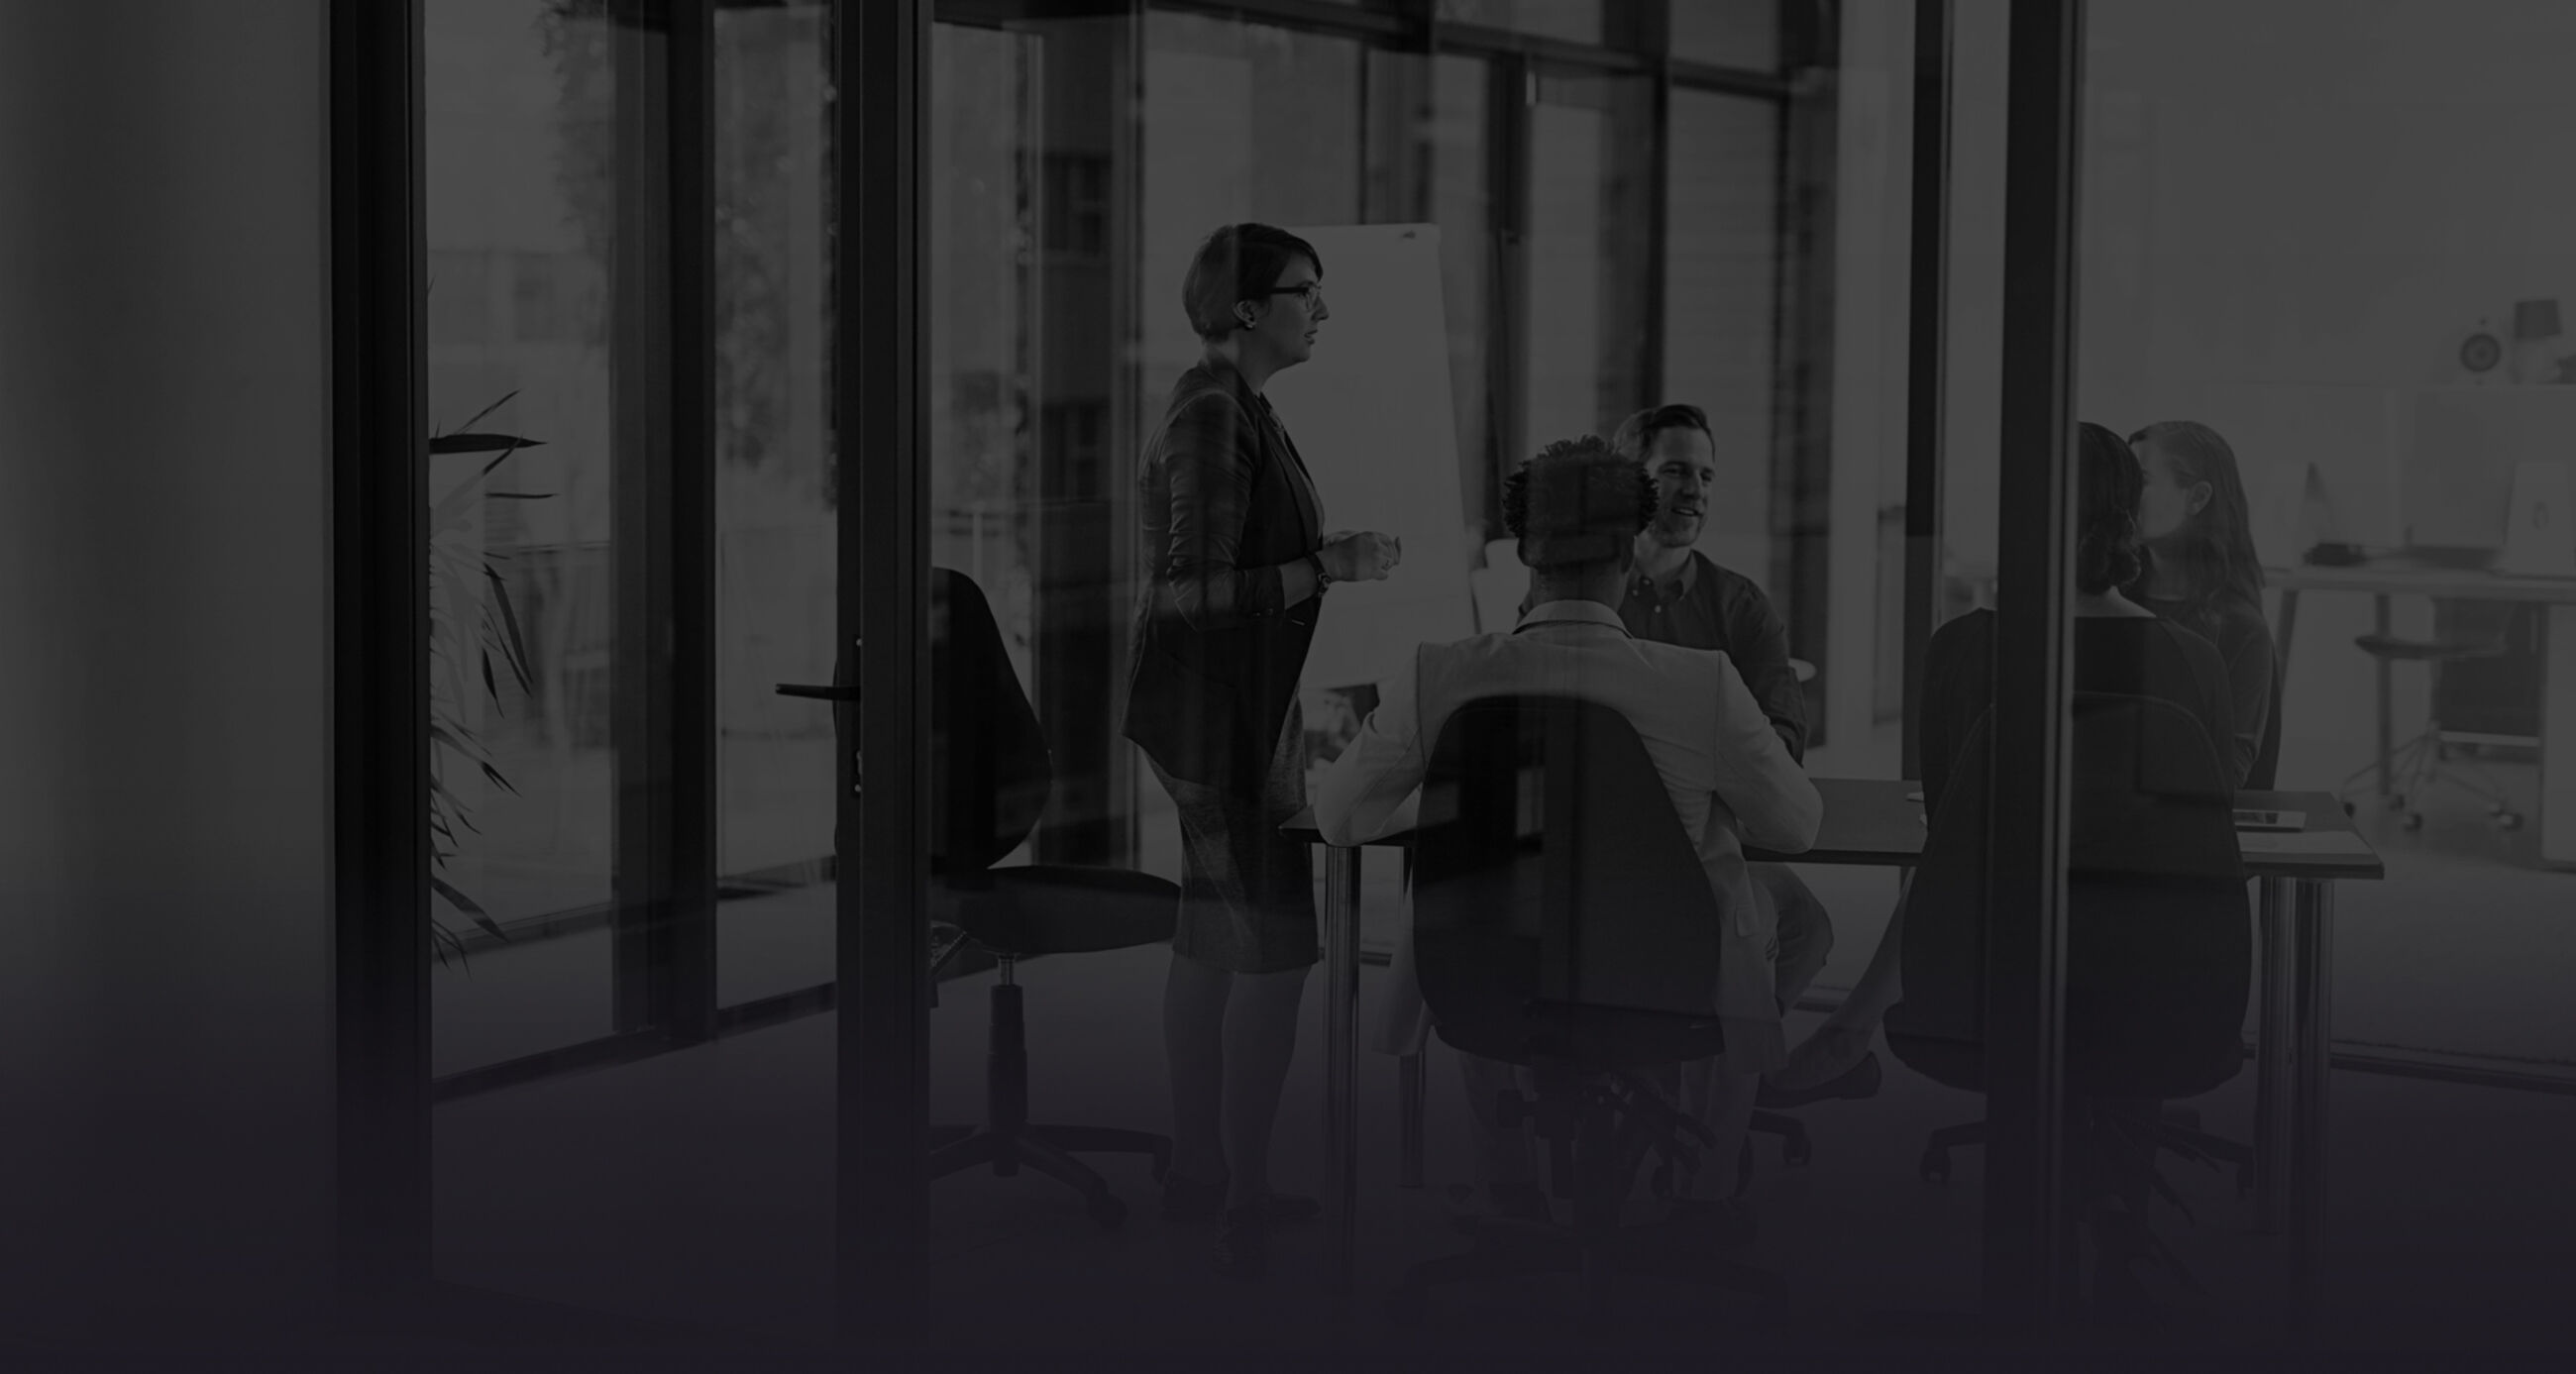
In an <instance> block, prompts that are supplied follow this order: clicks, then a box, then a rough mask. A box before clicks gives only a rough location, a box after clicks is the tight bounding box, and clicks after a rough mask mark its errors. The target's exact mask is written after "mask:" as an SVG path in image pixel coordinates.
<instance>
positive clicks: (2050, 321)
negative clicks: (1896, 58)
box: [1984, 0, 2083, 1336]
mask: <svg viewBox="0 0 2576 1374" xmlns="http://www.w3.org/2000/svg"><path fill="white" fill-rule="evenodd" d="M2011 25H2012V27H2011V38H2010V56H2009V58H2008V70H2009V78H2008V79H2009V81H2010V82H2011V87H2010V89H2011V104H2010V106H2009V108H2008V113H2009V122H2008V131H2007V133H2006V136H2005V151H2004V168H2005V182H2004V317H2003V375H2002V386H2003V428H2002V444H2003V454H2002V481H2001V487H2002V490H2001V495H2000V496H1999V497H1998V500H1997V507H1998V508H1997V510H1996V520H1997V528H1999V529H2001V530H2004V531H2005V532H2006V534H2005V537H2004V538H2003V539H2002V540H2000V541H1999V548H1998V556H1997V572H1998V574H1999V577H2000V585H1999V586H1998V588H1997V592H1996V601H1997V617H1998V623H1997V626H1996V651H1995V703H1994V721H1995V730H1994V751H1995V758H1994V772H1993V777H1994V779H1995V787H1994V796H1993V806H1994V813H1993V831H1992V844H1993V850H1992V856H1991V857H1992V866H1991V869H1990V872H1991V873H1992V875H1993V882H1994V891H1993V894H1992V897H1993V902H1992V906H1991V908H1990V915H1989V924H1988V928H1987V932H1986V1079H1987V1095H1986V1122H1987V1143H1986V1178H1985V1266H1984V1269H1985V1273H1984V1278H1985V1299H1986V1311H1987V1314H1988V1316H1989V1317H1990V1318H1991V1319H1993V1320H1994V1321H1995V1322H1996V1323H1997V1324H1998V1326H1999V1327H2000V1328H2001V1329H2002V1330H2003V1331H2004V1332H2006V1333H2008V1334H2023V1335H2032V1336H2036V1335H2040V1334H2042V1333H2044V1332H2045V1331H2046V1330H2047V1329H2048V1328H2049V1327H2050V1326H2051V1325H2052V1324H2053V1323H2054V1321H2055V1319H2056V1317H2057V1315H2058V1314H2059V1313H2061V1312H2062V1311H2064V1310H2065V1306H2066V1303H2067V1301H2068V1298H2069V1294H2070V1290H2071V1288H2072V1271H2073V1268H2074V1266H2073V1262H2072V1261H2073V1253H2074V1246H2073V1236H2072V1233H2071V1230H2070V1218H2069V1216H2068V1214H2067V1209H2066V1207H2065V1205H2064V1202H2065V1199H2064V1195H2063V1174H2064V1161H2063V1158H2062V1149H2061V1145H2062V1134H2063V1122H2062V1107H2063V1103H2062V1099H2061V1089H2062V1087H2063V1052H2064V1043H2063V1042H2064V1031H2065V973H2066V939H2065V935H2066V909H2065V908H2066V838H2067V836H2066V830H2067V790H2066V769H2067V759H2066V753H2065V746H2066V738H2067V717H2068V714H2069V712H2070V710H2071V709H2072V705H2073V695H2072V691H2071V687H2070V674H2069V671H2068V666H2067V657H2068V646H2069V640H2070V635H2069V633H2068V625H2069V623H2070V622H2069V621H2068V618H2067V610H2068V601H2069V598H2070V595H2071V594H2070V592H2069V589H2068V577H2069V571H2070V569H2071V567H2072V565H2073V561H2074V560H2073V543H2074V540H2073V526H2074V513H2075V481H2074V475H2075V465H2074V463H2073V461H2072V459H2073V440H2074V434H2073V429H2074V419H2073V415H2072V414H2071V404H2072V398H2071V395H2070V393H2071V390H2072V386H2071V374H2072V367H2071V361H2072V360H2071V358H2070V356H2069V353H2070V350H2071V348H2072V346H2073V329H2072V325H2073V321H2074V317H2075V274H2074V249H2075V245H2074V221H2075V204H2076V200H2075V154H2076V149H2077V147H2078V146H2079V145H2078V142H2077V129H2076V113H2077V109H2076V96H2077V90H2078V82H2079V80H2080V59H2081V54H2082V51H2083V46H2082V44H2083V37H2082V35H2083V7H2082V3H2081V0H2056V3H2048V2H2047V0H2021V3H2017V4H2015V5H2014V6H2013V7H2012V20H2011Z"/></svg>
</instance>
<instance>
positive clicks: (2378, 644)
mask: <svg viewBox="0 0 2576 1374" xmlns="http://www.w3.org/2000/svg"><path fill="white" fill-rule="evenodd" d="M2352 642H2353V643H2355V644H2357V645H2359V646H2361V651H2362V652H2363V653H2366V654H2368V655H2370V656H2371V657H2372V658H2384V659H2388V660H2391V661H2396V662H2408V663H2419V662H2420V663H2460V662H2465V661H2467V660H2469V659H2473V658H2502V657H2504V645H2503V644H2501V643H2499V642H2497V641H2495V640H2476V639H2403V638H2400V637H2398V636H2396V635H2376V634H2374V635H2357V636H2355V637H2354V638H2353V641H2352Z"/></svg>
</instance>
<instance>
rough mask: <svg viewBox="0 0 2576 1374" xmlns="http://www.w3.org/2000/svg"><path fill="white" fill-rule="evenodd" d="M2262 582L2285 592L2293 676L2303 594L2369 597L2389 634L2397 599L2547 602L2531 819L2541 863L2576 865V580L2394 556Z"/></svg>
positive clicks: (2280, 636) (2382, 738) (2384, 746)
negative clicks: (2293, 642)
mask: <svg viewBox="0 0 2576 1374" xmlns="http://www.w3.org/2000/svg"><path fill="white" fill-rule="evenodd" d="M2263 577H2264V580H2265V581H2266V582H2267V583H2269V584H2270V585H2271V586H2273V587H2275V588H2278V589H2279V590H2280V593H2281V611H2280V624H2279V625H2278V626H2277V627H2276V628H2275V630H2274V634H2275V637H2276V639H2277V646H2278V649H2279V654H2280V664H2281V668H2280V670H2281V671H2282V672H2285V673H2286V672H2288V671H2289V664H2290V642H2291V637H2292V635H2293V633H2294V632H2295V631H2296V630H2297V627H2298V623H2299V594H2300V593H2302V592H2351V593H2358V594H2361V595H2366V596H2369V597H2370V598H2371V599H2372V601H2373V603H2374V605H2375V607H2376V615H2375V617H2374V620H2375V625H2376V628H2377V629H2378V632H2379V633H2381V634H2386V633H2388V625H2389V607H2388V599H2389V598H2390V597H2392V596H2426V597H2441V598H2456V599H2458V600H2462V601H2518V602H2524V603H2529V604H2538V605H2545V606H2547V607H2548V608H2549V624H2548V628H2547V630H2546V632H2545V644H2546V649H2545V652H2544V654H2543V657H2542V660H2541V671H2540V801H2539V805H2538V806H2537V807H2536V808H2535V809H2534V814H2533V816H2532V822H2533V825H2534V827H2535V828H2536V829H2537V830H2538V831H2539V832H2540V834H2539V839H2540V858H2541V862H2543V863H2546V864H2549V865H2551V866H2552V867H2558V868H2576V578H2567V577H2527V576H2515V575H2512V574H2507V573H2494V572H2485V571H2481V570H2477V569H2462V568H2438V567H2430V566H2426V565H2424V564H2420V563H2411V562H2406V561H2403V560H2397V559H2389V560H2382V561H2377V562H2371V563H2362V564H2356V565H2354V566H2352V567H2344V568H2327V567H2314V566H2301V567H2296V568H2266V569H2264V571H2263ZM2376 676H2377V684H2376V685H2377V690H2378V696H2379V718H2378V724H2379V733H2378V738H2377V742H2378V746H2379V787H2380V790H2381V791H2382V792H2385V791H2386V790H2387V787H2388V757H2389V750H2390V747H2391V740H2390V734H2391V729H2390V720H2389V672H2388V664H2387V662H2386V661H2385V660H2382V661H2381V662H2380V663H2379V664H2378V666H2377V674H2376Z"/></svg>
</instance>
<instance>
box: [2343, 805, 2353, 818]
mask: <svg viewBox="0 0 2576 1374" xmlns="http://www.w3.org/2000/svg"><path fill="white" fill-rule="evenodd" d="M2343 814H2344V818H2345V819H2346V820H2350V819H2351V818H2352V816H2353V814H2354V812H2353V809H2352V803H2351V802H2345V803H2344V804H2343Z"/></svg>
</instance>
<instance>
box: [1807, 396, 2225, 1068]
mask: <svg viewBox="0 0 2576 1374" xmlns="http://www.w3.org/2000/svg"><path fill="white" fill-rule="evenodd" d="M2076 451H2077V452H2076V479H2075V484H2076V508H2077V514H2076V530H2075V535H2076V551H2075V598H2074V602H2075V604H2074V613H2075V637H2074V650H2075V662H2074V677H2075V690H2076V691H2079V692H2120V693H2126V694H2130V695H2135V696H2149V697H2161V698H2163V699H2164V700H2167V701H2170V702H2173V703H2174V704H2175V705H2177V706H2180V707H2182V708H2183V709H2184V710H2185V711H2188V712H2190V713H2191V715H2192V717H2193V719H2195V720H2198V721H2199V722H2200V726H2201V729H2203V730H2204V731H2206V732H2207V733H2208V735H2209V738H2210V742H2211V743H2212V745H2213V746H2215V745H2218V744H2219V743H2220V742H2221V741H2225V740H2230V739H2233V738H2235V734H2236V723H2235V715H2234V713H2233V708H2232V707H2231V706H2230V704H2229V690H2228V679H2227V668H2226V665H2225V664H2224V663H2222V662H2221V661H2220V660H2219V656H2218V650H2217V648H2216V647H2215V646H2213V645H2212V644H2211V643H2210V642H2209V641H2208V640H2206V639H2203V638H2202V637H2200V636H2199V635H2197V634H2194V633H2192V632H2191V631H2190V630H2187V629H2184V628H2183V627H2181V626H2180V625H2177V624H2175V623H2174V622H2172V621H2169V620H2165V619H2163V618H2161V617H2159V616H2157V614H2156V613H2155V612H2153V611H2151V610H2148V609H2146V608H2145V607H2143V606H2140V605H2138V604H2137V603H2136V602H2134V601H2131V600H2130V599H2129V598H2128V597H2126V596H2124V595H2122V594H2121V592H2120V588H2122V587H2124V586H2128V585H2130V584H2132V583H2135V582H2136V581H2137V580H2138V577H2139V574H2140V573H2141V571H2142V570H2143V566H2144V557H2143V554H2142V552H2141V550H2140V548H2139V539H2138V501H2139V494H2140V492H2141V490H2142V489H2143V487H2144V486H2145V483H2146V478H2145V474H2144V472H2143V470H2142V469H2141V468H2140V467H2139V464H2138V457H2137V455H2136V454H2135V453H2134V452H2132V451H2131V450H2130V448H2129V446H2128V445H2127V444H2125V443H2122V442H2121V441H2120V437H2119V436H2118V435H2116V434H2113V433H2112V432H2111V431H2109V430H2107V429H2104V428H2103V427H2102V426H2100V425H2096V424H2086V425H2084V426H2082V427H2081V428H2080V430H2079V431H2078V435H2077V443H2076ZM1994 653H1995V613H1994V612H1993V611H1989V610H1977V611H1971V612H1969V613H1968V614H1966V615H1963V616H1961V617H1959V618H1958V619H1956V620H1953V621H1951V622H1950V623H1948V624H1946V625H1944V626H1942V627H1941V628H1940V629H1939V630H1937V631H1935V632H1934V633H1933V635H1932V642H1931V644H1930V645H1928V646H1927V647H1926V648H1925V650H1924V656H1923V728H1922V750H1923V756H1922V757H1923V814H1925V815H1926V816H1929V815H1932V814H1934V813H1935V812H1937V811H1938V810H1939V809H1940V805H1941V797H1942V793H1943V791H1944V789H1945V788H1946V787H1947V786H1948V784H1949V779H1950V772H1951V769H1952V767H1953V765H1954V763H1955V761H1956V760H1957V758H1958V756H1959V747H1960V746H1961V745H1962V744H1963V743H1965V742H1966V740H1967V738H1968V735H1969V733H1970V732H1971V731H1972V730H1974V729H1975V728H1976V724H1977V721H1978V720H1979V718H1981V717H1983V716H1984V715H1985V714H1986V712H1987V710H1988V708H1989V707H1991V706H1992V705H1993V704H1994V696H1995V659H1994ZM2224 756H2225V755H2224V754H2223V753H2222V754H2221V757H2224ZM1904 932H1905V900H1904V898H1902V897H1899V898H1898V899H1897V903H1896V910H1895V912H1894V913H1893V914H1891V915H1890V916H1889V917H1888V921H1887V932H1886V933H1885V934H1883V935H1881V936H1880V937H1879V941H1878V948H1877V949H1876V950H1874V951H1872V952H1871V954H1870V958H1869V967H1868V968H1867V969H1866V970H1864V971H1863V972H1862V973H1861V976H1860V981H1859V982H1858V983H1857V984H1855V985H1854V986H1853V988H1852V990H1851V995H1850V996H1849V997H1846V998H1845V999H1843V1004H1842V1005H1841V1006H1840V1007H1837V1008H1835V1009H1834V1011H1833V1013H1832V1014H1831V1015H1830V1016H1827V1017H1826V1018H1825V1023H1824V1024H1823V1025H1822V1026H1819V1027H1817V1028H1816V1031H1815V1032H1814V1034H1812V1035H1810V1036H1808V1037H1807V1038H1806V1039H1805V1040H1802V1041H1800V1042H1799V1043H1798V1046H1797V1048H1796V1049H1795V1050H1793V1051H1791V1052H1790V1054H1789V1059H1788V1062H1787V1063H1786V1064H1784V1065H1782V1066H1781V1067H1780V1069H1779V1070H1778V1071H1776V1072H1775V1073H1773V1074H1772V1075H1771V1076H1770V1080H1769V1085H1770V1086H1772V1087H1774V1088H1776V1089H1778V1090H1780V1091H1783V1092H1791V1093H1795V1092H1799V1091H1802V1090H1807V1089H1812V1088H1815V1087H1816V1086H1818V1085H1820V1084H1824V1083H1829V1082H1832V1081H1833V1080H1834V1079H1836V1078H1838V1077H1840V1076H1841V1075H1842V1074H1844V1073H1847V1072H1849V1071H1850V1070H1851V1068H1852V1066H1853V1065H1855V1064H1857V1063H1859V1062H1860V1060H1861V1058H1862V1057H1863V1056H1864V1055H1866V1054H1867V1053H1868V1052H1869V1046H1870V1042H1871V1041H1872V1040H1873V1039H1875V1038H1876V1037H1877V1035H1878V1027H1879V1023H1880V1022H1881V1021H1882V1020H1884V1019H1886V1016H1887V1009H1888V1008H1889V1007H1892V1006H1894V1005H1895V1004H1896V1002H1897V999H1898V997H1899V996H1900V995H1901V993H1902V991H1903V989H1902V986H1901V984H1900V980H1899V968H1900V965H1901V961H1902V958H1903V955H1902V949H1903V946H1904Z"/></svg>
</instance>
